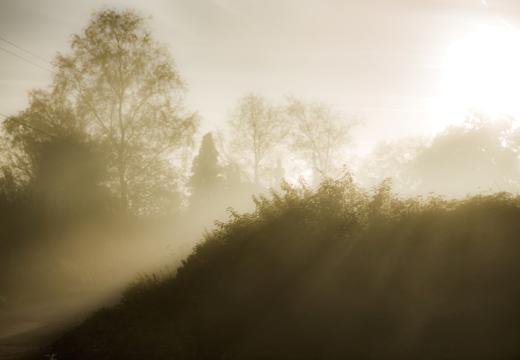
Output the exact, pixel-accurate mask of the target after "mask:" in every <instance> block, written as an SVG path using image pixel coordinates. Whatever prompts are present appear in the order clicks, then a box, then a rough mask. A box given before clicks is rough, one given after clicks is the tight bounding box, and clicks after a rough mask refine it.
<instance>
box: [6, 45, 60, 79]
mask: <svg viewBox="0 0 520 360" xmlns="http://www.w3.org/2000/svg"><path fill="white" fill-rule="evenodd" d="M0 50H2V51H4V52H6V53H8V54H11V55H12V56H15V57H17V58H19V59H21V60H23V61H25V62H27V63H29V64H32V65H34V66H37V67H39V68H40V69H43V70H45V71H48V72H51V73H52V71H51V70H50V69H49V68H46V67H43V66H41V65H39V64H37V63H35V62H33V61H32V60H29V59H27V58H26V57H23V56H22V55H18V54H17V53H15V52H13V51H11V50H8V49H6V48H4V47H2V46H0Z"/></svg>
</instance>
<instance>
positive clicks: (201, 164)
mask: <svg viewBox="0 0 520 360" xmlns="http://www.w3.org/2000/svg"><path fill="white" fill-rule="evenodd" d="M221 171H222V168H221V167H220V165H219V163H218V151H217V148H216V147H215V142H214V141H213V136H212V135H211V133H207V134H206V135H204V137H203V138H202V143H201V145H200V149H199V153H198V155H197V156H196V157H195V159H194V160H193V166H192V175H191V178H190V181H189V187H190V190H191V204H192V205H196V204H198V203H199V202H200V201H202V200H203V199H204V198H206V197H207V196H212V199H214V195H215V192H219V191H220V190H221V187H222V185H223V184H222V183H223V181H222V175H221Z"/></svg>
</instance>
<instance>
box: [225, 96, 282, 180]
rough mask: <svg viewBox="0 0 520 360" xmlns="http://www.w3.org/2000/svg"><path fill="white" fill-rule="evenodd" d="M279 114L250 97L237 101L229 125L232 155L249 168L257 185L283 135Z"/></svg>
mask: <svg viewBox="0 0 520 360" xmlns="http://www.w3.org/2000/svg"><path fill="white" fill-rule="evenodd" d="M278 113H279V112H278V110H277V109H276V108H275V107H274V106H272V105H270V104H269V103H268V102H267V100H266V99H264V98H263V97H260V96H258V95H254V94H250V95H246V96H244V97H243V98H241V99H240V100H239V102H238V105H237V107H236V109H235V112H234V114H233V116H232V118H231V121H230V123H229V125H230V130H231V148H232V150H233V155H234V157H235V158H236V157H238V158H239V159H238V161H237V162H239V163H240V164H242V165H243V166H246V167H250V168H251V173H252V178H253V181H254V183H255V184H259V183H260V180H261V176H262V174H263V172H264V171H265V169H266V167H267V166H268V165H267V164H266V162H267V159H268V158H269V156H270V155H272V154H273V152H274V150H275V148H276V146H277V145H278V143H279V141H280V139H281V136H282V131H281V128H280V124H279V116H278ZM248 165H249V166H248Z"/></svg>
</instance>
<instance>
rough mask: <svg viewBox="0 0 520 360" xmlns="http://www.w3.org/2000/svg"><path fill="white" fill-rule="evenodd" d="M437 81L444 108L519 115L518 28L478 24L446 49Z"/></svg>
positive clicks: (459, 112)
mask: <svg viewBox="0 0 520 360" xmlns="http://www.w3.org/2000/svg"><path fill="white" fill-rule="evenodd" d="M442 73H443V78H442V82H441V86H442V89H441V91H442V97H443V103H444V104H443V108H444V109H442V110H443V111H444V112H447V113H450V114H452V116H454V114H459V115H460V114H463V113H466V112H467V111H468V110H471V111H481V112H484V113H486V114H488V115H490V116H498V115H502V114H507V115H511V116H515V117H517V118H518V117H519V115H520V31H519V30H518V29H516V28H514V27H512V26H508V25H506V24H503V25H500V26H481V27H479V28H478V29H477V30H476V31H473V32H471V33H469V34H467V35H466V36H464V37H462V38H460V39H458V40H456V41H455V42H454V43H453V44H452V45H451V46H450V47H449V48H448V50H447V53H446V56H445V59H444V63H443V68H442Z"/></svg>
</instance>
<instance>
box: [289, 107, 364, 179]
mask: <svg viewBox="0 0 520 360" xmlns="http://www.w3.org/2000/svg"><path fill="white" fill-rule="evenodd" d="M285 110H286V111H285V112H286V114H287V115H288V117H289V121H290V124H291V128H292V129H293V131H292V132H291V134H292V148H293V149H294V150H295V151H297V152H299V153H300V154H301V155H302V156H303V157H304V159H306V160H307V161H308V162H309V165H310V166H311V167H312V170H313V173H314V176H315V177H316V178H320V179H323V178H325V177H328V176H331V175H332V173H333V170H334V168H335V166H336V165H337V162H338V160H339V159H340V156H341V150H342V149H343V147H344V146H345V145H346V144H347V143H348V141H349V135H350V131H351V129H352V127H353V126H354V125H356V124H357V121H347V120H345V119H344V118H342V117H341V116H340V115H339V114H338V113H336V112H335V111H333V110H332V109H331V108H330V107H329V106H327V105H325V104H323V103H305V102H303V101H301V100H298V99H295V98H290V99H289V100H288V104H287V106H286V108H285ZM315 180H316V179H315Z"/></svg>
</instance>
